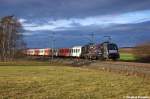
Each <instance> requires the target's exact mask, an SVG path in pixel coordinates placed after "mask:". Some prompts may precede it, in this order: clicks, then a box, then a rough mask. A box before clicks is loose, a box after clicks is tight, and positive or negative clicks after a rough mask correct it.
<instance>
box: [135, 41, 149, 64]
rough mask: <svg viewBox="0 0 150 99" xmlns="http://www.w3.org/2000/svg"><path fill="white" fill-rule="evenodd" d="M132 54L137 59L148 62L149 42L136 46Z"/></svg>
mask: <svg viewBox="0 0 150 99" xmlns="http://www.w3.org/2000/svg"><path fill="white" fill-rule="evenodd" d="M134 55H135V57H136V58H137V60H138V61H141V62H150V42H147V43H143V44H140V45H138V46H136V48H135V51H134Z"/></svg>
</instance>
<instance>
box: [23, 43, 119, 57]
mask: <svg viewBox="0 0 150 99" xmlns="http://www.w3.org/2000/svg"><path fill="white" fill-rule="evenodd" d="M25 54H26V55H28V56H44V57H46V56H47V57H51V56H53V57H68V58H70V57H74V58H75V57H76V58H84V59H103V60H105V59H112V60H117V59H119V57H120V55H119V51H118V46H117V45H116V44H115V43H111V42H103V43H101V44H93V43H90V44H87V45H84V46H74V47H72V48H59V49H51V48H45V49H28V50H26V52H25Z"/></svg>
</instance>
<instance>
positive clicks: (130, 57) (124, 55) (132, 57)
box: [120, 53, 136, 61]
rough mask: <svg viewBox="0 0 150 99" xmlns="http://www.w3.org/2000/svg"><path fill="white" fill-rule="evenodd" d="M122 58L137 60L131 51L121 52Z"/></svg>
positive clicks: (123, 59)
mask: <svg viewBox="0 0 150 99" xmlns="http://www.w3.org/2000/svg"><path fill="white" fill-rule="evenodd" d="M120 60H121V61H135V60H136V58H135V57H134V55H133V54H131V53H120Z"/></svg>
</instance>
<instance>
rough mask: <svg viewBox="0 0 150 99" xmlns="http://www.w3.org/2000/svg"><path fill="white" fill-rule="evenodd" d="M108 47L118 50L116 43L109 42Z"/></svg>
mask: <svg viewBox="0 0 150 99" xmlns="http://www.w3.org/2000/svg"><path fill="white" fill-rule="evenodd" d="M108 49H109V50H117V49H118V48H117V46H116V45H115V44H108Z"/></svg>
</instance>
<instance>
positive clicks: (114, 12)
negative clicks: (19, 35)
mask: <svg viewBox="0 0 150 99" xmlns="http://www.w3.org/2000/svg"><path fill="white" fill-rule="evenodd" d="M6 15H15V16H16V17H17V18H18V19H19V21H20V22H21V23H22V25H23V28H24V30H25V31H24V32H23V34H24V36H25V38H24V39H25V41H26V42H27V44H28V47H32V48H35V47H36V48H39V47H40V48H45V47H50V46H51V35H52V33H54V38H55V40H56V42H55V43H56V47H71V46H74V45H83V44H86V43H88V42H90V39H91V38H90V34H91V33H94V35H95V36H94V40H95V42H97V43H98V42H102V41H105V40H106V38H104V36H112V41H113V42H115V43H117V44H119V46H120V47H129V46H135V45H137V44H140V43H142V42H145V41H149V40H150V0H0V17H3V16H6Z"/></svg>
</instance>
